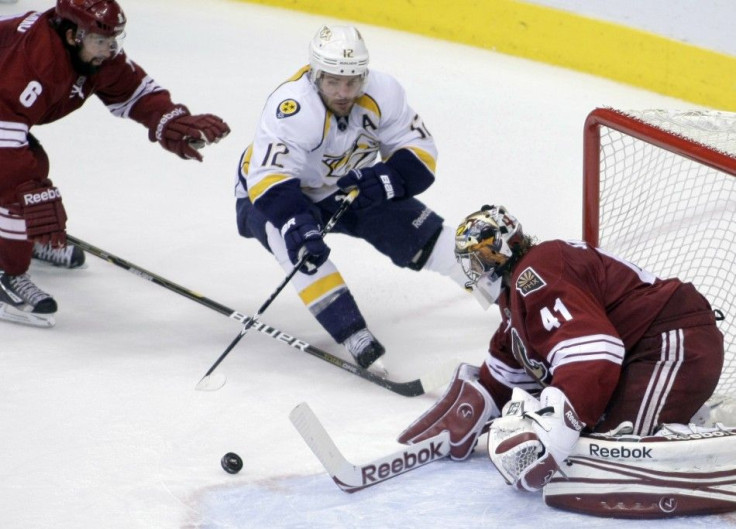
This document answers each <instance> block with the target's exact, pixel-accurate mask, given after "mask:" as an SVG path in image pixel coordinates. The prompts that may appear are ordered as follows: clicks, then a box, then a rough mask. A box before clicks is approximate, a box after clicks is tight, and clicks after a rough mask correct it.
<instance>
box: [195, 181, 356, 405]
mask: <svg viewBox="0 0 736 529" xmlns="http://www.w3.org/2000/svg"><path fill="white" fill-rule="evenodd" d="M358 193H359V191H358V190H357V189H352V190H351V191H350V192H348V194H347V195H345V196H343V197H342V204H340V206H339V207H338V208H337V210H336V211H335V213H333V214H332V217H330V219H329V220H328V221H327V222H326V223H325V226H324V228H322V230H321V231H320V235H321V236H323V237H324V236H325V235H326V234H328V233H329V232H330V231H331V230H332V228H333V227H334V226H335V224H337V221H338V220H340V217H342V216H343V214H344V213H345V212H346V211H347V210H348V208H349V207H350V204H352V203H353V200H355V197H357V196H358ZM308 257H309V254H308V253H306V252H304V253H303V255H302V256H301V257H300V258H299V260H298V261H297V263H296V264H295V265H294V267H293V268H292V269H291V272H289V273H288V274H286V277H285V278H284V279H283V280H282V281H281V283H279V286H277V287H276V290H274V291H273V293H272V294H271V295H270V296H269V297H268V299H267V300H266V301H264V302H263V305H261V306H260V307H259V308H258V310H257V311H256V314H255V316H253V318H250V319H249V320H248V321H247V322H246V323H245V325H243V328H242V329H240V332H239V333H238V335H237V336H236V337H235V338H234V339H233V341H232V342H230V345H228V346H227V347H226V348H225V350H224V351H223V352H222V354H221V355H220V356H219V357H218V358H217V360H215V363H214V364H212V365H211V366H210V368H209V369H208V370H207V372H206V373H205V374H204V376H203V377H202V378H201V380H200V381H199V382H197V385H196V386H195V387H194V389H197V390H200V391H217V390H218V389H220V388H221V387H222V386H223V385H224V384H225V380H224V378H223V377H218V378H212V376H211V375H212V372H213V371H214V370H215V369H217V366H219V365H220V363H221V362H222V361H223V360H225V357H226V356H227V355H229V354H230V351H232V350H233V348H234V347H235V346H236V345H237V344H238V342H239V341H240V340H242V339H243V336H245V335H246V334H247V332H248V331H249V330H250V328H251V327H252V326H253V324H254V323H255V322H256V321H258V318H259V317H260V315H261V314H263V313H264V312H266V309H267V308H268V307H269V306H270V305H271V303H273V300H275V299H276V297H277V296H278V295H279V294H280V293H281V291H282V290H283V289H284V287H286V285H288V284H289V281H291V279H292V278H293V277H294V276H295V275H296V273H297V272H298V271H299V269H300V268H301V267H302V266H304V264H305V263H306V262H307V258H308Z"/></svg>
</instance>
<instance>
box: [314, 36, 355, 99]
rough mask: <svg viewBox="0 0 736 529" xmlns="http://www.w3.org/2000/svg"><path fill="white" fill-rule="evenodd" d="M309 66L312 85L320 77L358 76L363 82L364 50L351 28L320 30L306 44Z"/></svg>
mask: <svg viewBox="0 0 736 529" xmlns="http://www.w3.org/2000/svg"><path fill="white" fill-rule="evenodd" d="M309 65H310V66H311V68H312V70H311V73H310V76H311V79H312V82H313V83H315V85H316V84H317V81H318V80H319V78H320V77H321V75H322V74H323V73H328V74H332V75H345V76H351V75H359V76H360V77H361V80H363V79H365V76H366V75H367V74H368V48H366V46H365V42H364V41H363V37H362V36H361V34H360V32H359V31H358V30H357V29H355V28H354V27H352V26H322V27H321V28H320V30H319V31H318V32H317V34H316V35H315V36H314V38H313V39H312V41H311V42H310V43H309ZM318 88H319V87H318Z"/></svg>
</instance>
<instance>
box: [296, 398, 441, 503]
mask: <svg viewBox="0 0 736 529" xmlns="http://www.w3.org/2000/svg"><path fill="white" fill-rule="evenodd" d="M289 419H290V420H291V422H292V424H293V425H294V427H295V428H296V429H297V430H298V431H299V433H300V434H301V436H302V438H303V439H304V441H305V442H306V443H307V446H309V448H310V449H311V450H312V452H313V453H314V455H315V456H317V459H319V461H320V463H322V466H323V467H324V468H325V470H327V472H328V474H330V477H331V478H332V480H333V481H334V482H335V484H337V486H338V487H339V488H340V489H341V490H343V491H345V492H350V493H352V492H357V491H359V490H362V489H365V488H367V487H371V486H373V485H377V484H378V483H381V482H383V481H386V480H387V479H391V478H393V477H396V476H398V475H400V474H403V473H405V472H408V471H410V470H413V469H416V468H419V467H421V466H424V465H426V464H427V463H431V462H432V461H436V460H438V459H442V458H444V457H446V456H447V455H449V453H450V433H449V432H448V431H447V430H443V431H442V432H440V433H439V434H438V435H436V436H434V437H430V438H428V439H425V440H424V441H420V442H419V443H416V444H414V445H409V446H406V447H404V448H402V449H400V450H398V451H397V452H394V453H392V454H389V455H386V456H383V457H380V458H378V459H376V460H374V461H371V462H369V463H366V464H364V465H360V466H356V465H354V464H352V463H350V462H349V461H348V460H347V459H345V456H343V455H342V454H341V453H340V450H338V448H337V446H336V445H335V443H334V441H333V440H332V438H331V437H330V436H329V434H328V433H327V430H325V428H324V426H322V423H321V422H320V421H319V419H318V418H317V416H316V415H315V414H314V412H313V411H312V409H311V408H310V407H309V405H307V403H306V402H302V403H301V404H299V405H298V406H297V407H296V408H294V409H293V410H292V411H291V413H290V414H289Z"/></svg>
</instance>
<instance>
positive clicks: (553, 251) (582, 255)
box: [485, 240, 682, 426]
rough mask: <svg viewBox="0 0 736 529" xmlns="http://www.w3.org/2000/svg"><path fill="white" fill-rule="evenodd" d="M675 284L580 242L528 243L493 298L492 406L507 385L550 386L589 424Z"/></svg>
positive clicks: (530, 388) (505, 397)
mask: <svg viewBox="0 0 736 529" xmlns="http://www.w3.org/2000/svg"><path fill="white" fill-rule="evenodd" d="M681 284H682V283H681V282H680V281H679V280H677V279H667V280H660V279H657V278H656V277H655V276H653V275H652V274H650V273H648V272H646V271H644V270H642V269H640V268H638V267H636V266H634V265H633V264H631V263H628V262H626V261H623V260H621V259H619V258H617V257H615V256H612V255H607V254H606V253H605V252H604V251H602V250H600V249H594V248H591V247H588V246H587V244H585V243H584V242H564V241H559V240H554V241H547V242H543V243H541V244H539V245H536V246H533V247H532V248H531V249H530V250H529V252H528V253H527V254H526V255H525V256H523V257H522V258H521V260H520V261H519V263H517V265H516V267H515V269H514V274H513V276H512V278H511V285H510V287H509V288H508V289H506V291H504V292H503V293H502V295H501V297H500V298H499V300H498V304H499V306H500V308H501V316H502V321H501V325H500V326H499V328H498V330H497V331H496V332H495V334H494V336H493V338H492V340H491V347H490V356H489V357H488V359H487V360H486V365H485V368H487V369H488V370H489V371H490V374H491V377H490V381H487V380H486V385H488V386H490V387H489V390H490V392H491V394H492V395H493V397H494V400H495V401H496V404H497V405H498V406H499V409H501V407H502V406H503V404H504V403H506V402H507V401H508V400H509V398H510V397H511V390H512V387H514V386H518V387H521V388H523V389H525V390H527V391H529V392H533V391H535V390H539V389H540V388H541V387H544V386H546V385H554V386H555V387H558V388H559V389H561V390H562V391H563V392H564V393H565V395H566V396H567V398H568V399H569V400H570V402H571V403H572V405H573V407H574V408H575V410H576V411H577V413H578V415H579V416H580V418H581V419H582V420H583V421H585V422H586V423H587V424H588V425H589V426H593V425H595V424H596V421H597V420H598V418H599V417H600V416H601V415H602V413H603V412H604V410H605V407H606V405H607V403H608V401H609V400H610V398H611V395H612V393H613V391H614V389H615V387H616V384H617V382H618V379H619V374H620V372H621V366H622V363H623V362H624V359H625V357H626V351H628V350H630V349H631V348H632V347H633V346H634V344H636V343H637V342H638V341H639V339H640V338H641V337H642V336H643V334H644V333H645V332H646V331H647V329H648V327H649V326H650V325H651V323H652V322H653V321H654V320H655V318H656V317H657V315H658V314H659V313H660V312H661V310H662V308H663V307H664V305H665V304H666V303H667V301H668V300H669V299H670V297H671V296H672V295H673V293H674V292H675V290H677V288H678V287H679V286H680V285H681Z"/></svg>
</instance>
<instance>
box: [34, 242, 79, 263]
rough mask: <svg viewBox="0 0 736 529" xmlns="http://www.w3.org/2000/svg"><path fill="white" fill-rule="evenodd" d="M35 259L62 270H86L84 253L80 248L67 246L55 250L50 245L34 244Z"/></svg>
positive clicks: (71, 245)
mask: <svg viewBox="0 0 736 529" xmlns="http://www.w3.org/2000/svg"><path fill="white" fill-rule="evenodd" d="M33 258H34V259H37V260H39V261H43V262H45V263H49V264H51V265H53V266H57V267H60V268H84V267H85V265H84V261H85V256H84V251H83V250H82V249H81V248H79V247H78V246H74V245H73V244H67V245H66V246H64V247H63V248H53V247H52V246H51V245H50V244H40V243H34V244H33Z"/></svg>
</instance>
